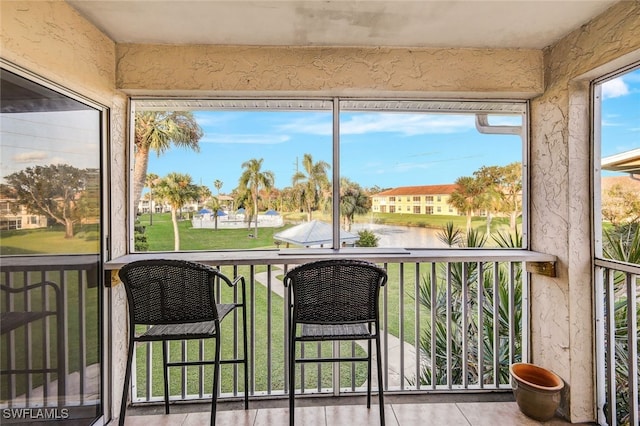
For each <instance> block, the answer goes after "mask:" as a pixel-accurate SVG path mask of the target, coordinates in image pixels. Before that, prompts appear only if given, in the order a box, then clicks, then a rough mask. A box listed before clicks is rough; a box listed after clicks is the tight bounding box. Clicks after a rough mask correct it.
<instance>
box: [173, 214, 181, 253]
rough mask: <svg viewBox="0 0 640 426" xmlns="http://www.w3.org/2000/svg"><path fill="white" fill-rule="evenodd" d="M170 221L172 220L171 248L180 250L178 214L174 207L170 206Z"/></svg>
mask: <svg viewBox="0 0 640 426" xmlns="http://www.w3.org/2000/svg"><path fill="white" fill-rule="evenodd" d="M171 222H173V250H174V251H180V233H179V232H180V231H178V216H177V215H176V209H175V208H174V207H172V208H171Z"/></svg>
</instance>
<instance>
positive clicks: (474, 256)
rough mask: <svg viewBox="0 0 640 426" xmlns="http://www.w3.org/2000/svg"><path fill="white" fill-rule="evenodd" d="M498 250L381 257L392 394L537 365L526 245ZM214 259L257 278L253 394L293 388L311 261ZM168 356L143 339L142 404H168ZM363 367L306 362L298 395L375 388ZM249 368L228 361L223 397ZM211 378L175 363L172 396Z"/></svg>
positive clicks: (342, 347)
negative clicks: (291, 342)
mask: <svg viewBox="0 0 640 426" xmlns="http://www.w3.org/2000/svg"><path fill="white" fill-rule="evenodd" d="M444 252H446V251H444ZM489 252H491V251H490V250H489V251H484V250H479V251H476V252H475V253H469V252H468V251H467V253H465V254H464V256H441V255H436V256H434V255H430V256H428V257H424V258H420V257H417V258H415V259H414V258H412V259H401V260H396V259H393V258H389V259H382V258H377V259H371V260H375V261H376V263H378V264H379V265H381V266H383V267H384V268H385V269H386V270H387V272H388V275H389V280H388V283H387V285H386V286H385V287H384V288H383V290H382V295H381V297H382V300H381V311H382V312H381V315H382V323H381V327H382V331H381V332H382V345H383V346H382V354H381V355H382V357H383V363H382V365H383V369H384V371H383V380H384V387H385V390H386V391H389V392H394V391H397V392H407V391H408V392H413V391H431V392H434V391H435V392H465V391H501V390H505V391H508V390H510V389H511V386H510V380H509V365H510V364H511V363H513V362H519V361H524V362H526V361H527V359H526V358H527V356H526V354H527V347H528V342H527V341H526V339H527V336H528V335H529V323H528V310H527V308H526V307H527V306H528V300H527V295H528V274H527V273H526V272H525V271H524V270H523V263H524V262H523V261H522V255H521V253H523V251H513V252H512V255H509V253H508V252H507V253H506V254H505V252H503V253H501V254H500V255H496V254H491V255H489V254H486V253H489ZM494 253H495V251H494ZM361 258H363V257H362V256H361ZM309 260H311V259H309ZM532 260H535V259H532ZM283 261H285V262H283ZM208 263H210V264H212V265H214V266H217V267H219V268H220V269H221V270H222V271H223V272H224V273H225V274H227V275H228V276H235V275H243V276H244V277H245V279H246V281H247V299H248V300H247V304H248V306H247V309H248V326H249V331H248V337H249V354H248V355H249V363H250V368H249V369H250V377H249V389H248V392H249V394H250V395H251V396H253V397H258V396H270V395H273V396H277V395H285V394H287V393H288V392H289V389H287V383H288V377H287V372H288V369H287V366H286V363H287V356H286V354H287V340H288V333H289V331H288V329H287V317H286V316H287V314H288V310H287V309H286V306H287V304H288V298H289V296H288V293H287V291H285V289H284V288H283V285H282V277H283V276H284V274H285V273H286V271H287V270H288V269H290V268H291V267H294V266H295V264H296V263H302V262H300V260H299V259H294V258H287V257H286V256H281V257H280V258H279V259H277V260H273V259H271V260H266V261H264V262H260V261H258V260H256V259H250V260H248V261H245V263H244V264H243V262H242V261H239V260H234V261H233V262H231V261H228V260H227V261H226V262H224V263H223V264H218V265H216V264H215V262H214V261H211V262H208ZM224 287H226V286H224ZM224 287H222V286H221V287H220V288H219V291H221V292H222V293H221V294H220V298H221V300H222V302H225V303H226V301H228V300H232V299H233V300H237V298H238V294H237V293H233V290H229V291H231V293H229V292H227V293H225V291H227V289H226V288H224ZM240 318H241V315H238V316H237V317H236V318H235V321H232V322H233V323H234V324H233V325H232V326H229V325H227V328H226V329H224V328H223V331H222V334H223V337H222V353H223V357H224V354H225V353H226V354H227V355H228V357H233V356H235V354H237V353H238V352H240V353H241V351H242V348H241V345H242V343H241V342H242V341H241V338H238V337H234V334H235V333H234V331H235V332H237V331H238V330H241V327H240V326H239V322H238V321H240ZM211 344H213V343H211ZM208 345H209V343H204V342H199V341H194V342H189V343H187V342H180V343H175V344H174V345H173V346H170V359H173V360H177V359H182V360H184V359H193V357H202V356H203V355H206V354H207V353H212V348H210V347H209V346H208ZM363 348H366V346H360V345H359V344H352V343H342V344H339V345H337V344H336V345H335V346H334V344H332V343H326V342H325V343H322V344H318V343H308V344H305V346H304V347H303V349H302V351H303V356H304V353H307V354H309V356H317V355H318V354H319V353H325V355H326V353H327V352H329V353H330V352H331V351H348V352H350V353H352V354H356V353H358V352H360V351H363V350H364V349H363ZM376 356H377V355H376ZM160 359H161V348H160V346H157V345H156V344H151V343H143V344H138V345H137V347H136V354H135V355H134V364H133V372H132V377H133V380H132V393H131V395H133V397H132V402H133V403H142V402H152V401H161V400H162V398H163V389H162V371H161V369H160ZM361 364H362V365H357V364H356V363H349V364H346V365H341V366H340V367H336V366H331V365H322V364H319V363H318V364H306V365H304V364H303V366H302V367H301V368H302V371H301V374H300V375H299V377H300V382H299V384H298V385H297V389H296V390H295V391H296V393H305V394H334V395H337V394H341V393H361V392H365V391H366V364H364V363H361ZM374 364H375V363H374ZM239 374H240V376H239ZM241 374H242V373H241V372H240V371H239V370H238V369H237V367H235V366H234V367H231V366H224V365H223V366H222V378H221V389H220V397H221V398H234V397H237V396H239V395H242V394H243V392H244V391H245V390H244V389H242V383H243V380H242V376H241ZM211 375H212V372H211V371H209V370H208V369H207V367H181V368H173V369H171V371H170V399H171V400H194V399H208V398H210V396H211V386H212V382H211ZM372 377H374V378H375V377H376V374H375V373H374V374H373V375H372ZM374 386H377V384H376V383H374Z"/></svg>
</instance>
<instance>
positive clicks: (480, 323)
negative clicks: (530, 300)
mask: <svg viewBox="0 0 640 426" xmlns="http://www.w3.org/2000/svg"><path fill="white" fill-rule="evenodd" d="M439 239H440V240H441V241H444V242H447V243H448V244H449V245H450V246H451V247H483V246H484V245H485V244H486V242H487V237H486V235H485V234H482V233H479V232H477V231H473V230H471V231H469V232H467V233H466V234H464V233H463V232H462V231H460V230H459V229H457V228H455V227H454V226H453V224H451V223H448V224H447V225H446V226H445V227H443V228H442V230H441V232H440V235H439ZM494 240H496V239H494ZM496 242H497V243H498V244H500V245H501V246H503V247H521V243H522V241H521V238H520V237H519V236H518V235H516V236H514V237H512V238H509V237H506V236H504V235H503V237H502V239H500V238H498V239H497V240H496ZM503 244H504V245H503ZM513 272H514V273H513V275H511V274H510V273H509V270H508V265H502V264H499V265H498V267H497V268H485V267H484V265H483V264H479V263H477V262H464V263H463V262H459V263H451V262H450V263H438V264H437V267H436V269H435V275H432V273H431V271H428V272H427V273H425V274H424V275H423V276H422V279H421V284H420V289H419V290H420V291H419V302H420V304H421V305H422V307H423V308H424V309H425V310H426V312H427V315H425V317H426V322H427V324H426V325H425V327H423V334H422V336H421V338H420V348H419V350H420V354H421V359H423V360H424V363H423V368H422V370H421V375H420V378H419V380H420V381H421V383H422V384H427V385H432V384H433V385H457V384H463V383H471V384H487V383H493V382H494V381H495V382H496V384H504V383H508V380H509V370H508V368H509V365H510V364H511V363H512V362H516V361H518V360H520V359H521V335H522V331H521V325H522V318H521V316H522V309H521V307H522V277H521V268H520V267H516V268H515V269H514V271H513ZM496 273H497V277H496V276H495V274H496ZM512 300H513V302H514V305H513V306H511V307H510V303H511V302H510V301H512ZM496 308H497V309H496ZM494 312H497V315H498V317H497V318H496V320H497V322H494V317H495V315H494ZM432 320H433V321H434V323H433V324H431V321H432ZM432 330H433V334H432ZM509 330H512V333H513V334H514V337H515V338H514V339H513V341H512V344H513V345H514V352H513V354H511V353H510V352H509V347H510V345H509V341H510V340H509V339H510V332H509ZM479 342H480V343H479ZM496 347H497V348H498V352H497V353H496V352H495V349H494V348H496ZM463 348H466V351H465V350H463ZM465 354H466V358H465ZM496 364H497V365H498V366H499V369H498V370H497V371H495V368H494V367H495V365H496Z"/></svg>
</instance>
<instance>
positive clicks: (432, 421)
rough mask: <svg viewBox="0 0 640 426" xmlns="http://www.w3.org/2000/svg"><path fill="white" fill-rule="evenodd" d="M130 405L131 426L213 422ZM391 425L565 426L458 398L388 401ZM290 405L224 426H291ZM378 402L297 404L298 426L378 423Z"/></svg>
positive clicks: (202, 415) (506, 406)
mask: <svg viewBox="0 0 640 426" xmlns="http://www.w3.org/2000/svg"><path fill="white" fill-rule="evenodd" d="M137 411H138V410H136V409H131V412H127V417H126V423H125V424H126V426H150V425H154V426H200V425H207V424H208V423H209V415H210V413H209V412H204V411H200V412H183V413H176V414H173V413H172V414H169V415H163V414H149V413H148V412H147V413H142V412H137ZM385 418H386V424H387V425H388V426H414V425H434V426H502V425H504V426H530V425H531V426H533V425H553V426H556V425H566V424H569V423H568V422H565V421H564V420H562V419H560V418H554V419H552V420H550V421H548V422H545V423H541V422H538V421H535V420H532V419H530V418H528V417H526V416H525V415H524V414H522V413H521V412H520V411H519V410H518V406H517V404H516V403H515V402H510V401H506V402H504V401H502V402H458V403H446V402H442V403H440V402H438V403H426V404H425V403H399V404H396V403H391V404H385ZM288 422H289V410H288V408H283V407H277V408H253V409H249V410H247V411H244V410H242V409H241V408H240V409H238V410H223V411H218V415H217V421H216V424H217V425H219V426H272V425H287V424H288ZM379 424H380V419H379V416H378V407H377V405H372V406H371V409H370V410H367V408H366V406H365V405H325V406H317V405H316V406H307V407H296V425H301V426H333V425H346V426H358V425H367V426H368V425H379Z"/></svg>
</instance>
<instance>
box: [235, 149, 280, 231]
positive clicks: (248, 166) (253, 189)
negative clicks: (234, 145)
mask: <svg viewBox="0 0 640 426" xmlns="http://www.w3.org/2000/svg"><path fill="white" fill-rule="evenodd" d="M263 161H264V160H263V159H262V158H261V159H259V160H258V159H255V158H252V159H251V160H249V161H245V162H244V163H242V168H243V169H244V171H243V172H242V175H241V176H240V180H239V182H238V184H239V186H240V187H241V188H246V189H248V191H249V193H250V194H251V199H252V204H253V215H254V217H255V233H254V234H253V235H254V236H255V237H257V236H258V193H259V192H260V189H263V188H264V189H271V187H272V186H273V183H274V181H275V176H274V175H273V172H272V171H270V170H267V171H264V172H263V171H261V169H262V162H263Z"/></svg>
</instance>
